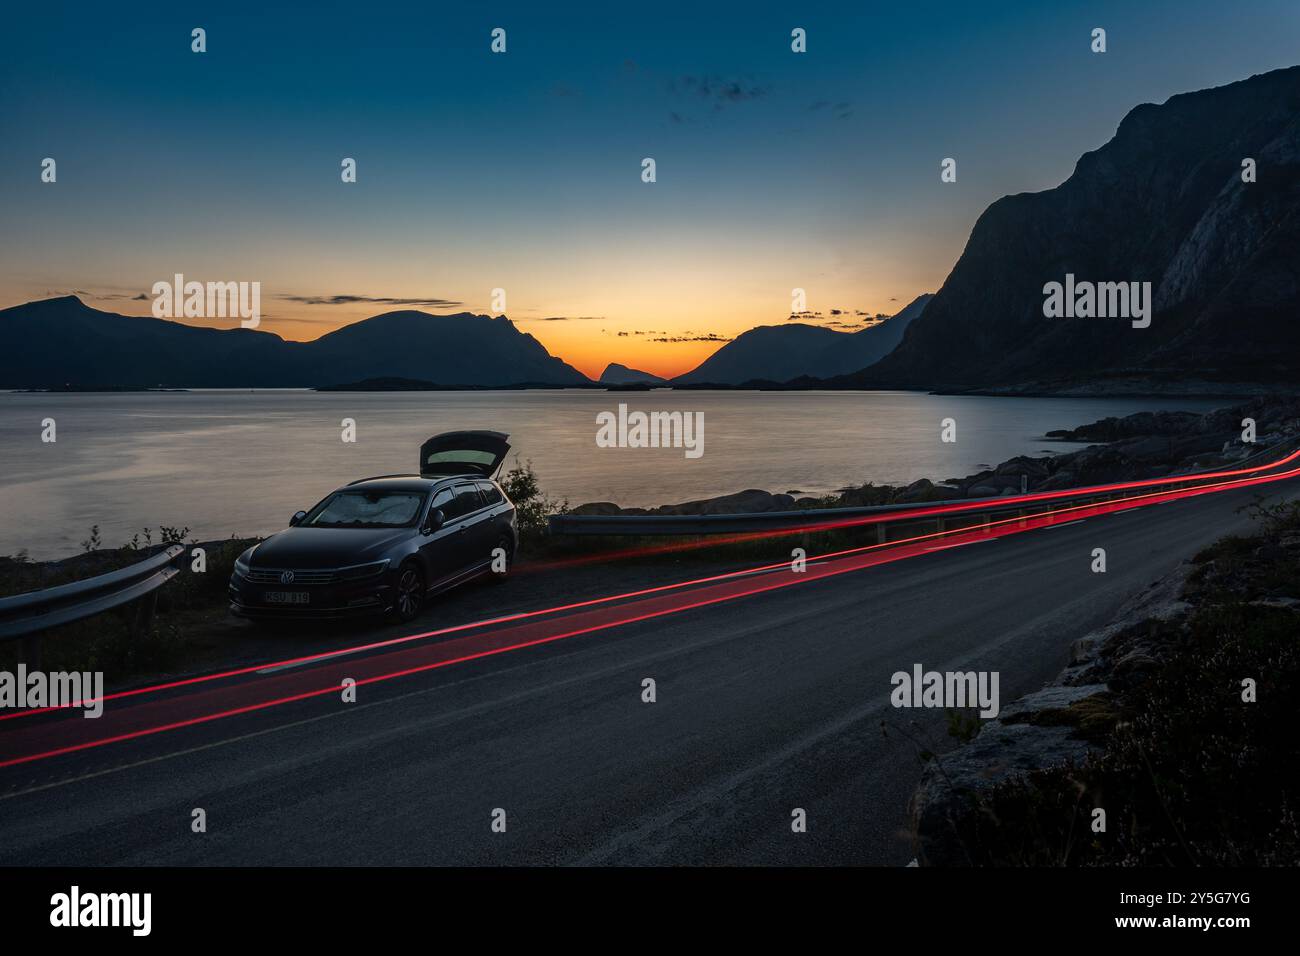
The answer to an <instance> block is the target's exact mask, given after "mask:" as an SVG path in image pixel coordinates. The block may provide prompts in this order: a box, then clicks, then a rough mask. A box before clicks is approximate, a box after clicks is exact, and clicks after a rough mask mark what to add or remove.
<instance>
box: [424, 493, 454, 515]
mask: <svg viewBox="0 0 1300 956" xmlns="http://www.w3.org/2000/svg"><path fill="white" fill-rule="evenodd" d="M451 498H452V494H451V489H450V488H443V489H442V490H441V491H439V492H438V493H437V494H436V495H434V496H433V500H432V501H430V502H429V514H433V512H434V509H435V508H441V509H442V513H443V514H444V515H445V514H446V513H447V505H448V504H450V503H451Z"/></svg>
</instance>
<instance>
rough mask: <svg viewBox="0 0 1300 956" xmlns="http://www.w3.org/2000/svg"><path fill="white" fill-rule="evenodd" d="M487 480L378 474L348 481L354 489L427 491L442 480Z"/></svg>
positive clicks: (349, 486)
mask: <svg viewBox="0 0 1300 956" xmlns="http://www.w3.org/2000/svg"><path fill="white" fill-rule="evenodd" d="M457 479H459V480H462V481H464V480H469V481H488V480H490V479H487V478H484V477H483V476H482V475H469V474H461V475H378V476H376V477H374V478H360V479H358V480H357V481H351V482H348V485H347V487H348V488H350V489H352V490H354V491H429V490H430V489H432V488H436V487H437V486H438V485H440V484H442V483H443V482H447V481H453V480H457Z"/></svg>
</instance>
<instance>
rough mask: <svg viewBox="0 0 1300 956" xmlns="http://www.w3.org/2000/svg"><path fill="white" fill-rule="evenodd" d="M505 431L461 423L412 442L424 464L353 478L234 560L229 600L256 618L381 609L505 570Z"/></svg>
mask: <svg viewBox="0 0 1300 956" xmlns="http://www.w3.org/2000/svg"><path fill="white" fill-rule="evenodd" d="M508 438H509V436H508V435H504V434H502V433H501V432H492V431H460V432H448V433H446V434H442V435H435V436H434V437H433V438H430V439H429V440H428V441H426V442H425V443H424V444H423V445H422V446H421V447H420V472H419V474H412V475H383V476H380V477H377V478H366V479H362V480H360V481H354V482H352V483H351V484H349V485H346V486H344V487H342V488H339V489H338V490H337V491H334V492H332V493H331V494H329V495H328V496H326V497H325V498H324V499H323V500H322V501H321V502H320V503H318V504H317V505H315V506H314V507H313V508H311V510H309V511H299V512H298V513H297V514H295V515H294V516H293V518H292V519H290V521H289V525H290V527H289V528H287V529H285V530H284V531H281V532H279V533H278V534H273V535H271V536H270V537H269V538H267V539H266V540H265V541H262V542H261V543H260V544H257V545H254V546H253V547H251V548H249V549H248V550H247V551H245V552H244V553H243V554H241V555H240V556H239V558H238V559H237V560H236V561H235V571H234V574H232V575H231V577H230V602H231V603H230V608H231V611H233V612H234V613H235V614H236V615H239V616H240V617H247V618H251V619H256V620H274V619H283V620H289V619H312V618H338V617H348V616H352V615H365V614H384V613H386V614H389V615H390V616H391V617H392V618H394V619H395V620H398V621H410V620H412V619H414V618H415V617H416V616H417V615H418V614H419V613H420V610H421V608H422V607H423V606H424V604H425V602H426V601H427V599H428V598H429V597H430V596H431V595H433V594H435V593H437V592H439V591H445V590H447V589H448V588H452V587H455V586H456V585H457V584H461V583H463V582H465V581H468V580H470V579H471V578H476V577H478V576H479V575H483V574H491V575H493V577H495V578H497V579H504V578H505V576H506V575H507V574H508V573H509V570H510V566H511V564H512V562H513V561H514V557H515V548H516V544H517V537H516V530H515V506H514V504H513V503H512V502H511V501H510V499H509V498H508V497H506V494H505V492H504V491H503V490H502V489H501V486H500V485H499V484H498V483H497V481H496V479H495V475H496V473H497V470H498V469H499V468H500V466H501V462H502V461H504V460H505V456H506V453H507V452H508V451H509V450H510V445H509V444H508V442H507V439H508Z"/></svg>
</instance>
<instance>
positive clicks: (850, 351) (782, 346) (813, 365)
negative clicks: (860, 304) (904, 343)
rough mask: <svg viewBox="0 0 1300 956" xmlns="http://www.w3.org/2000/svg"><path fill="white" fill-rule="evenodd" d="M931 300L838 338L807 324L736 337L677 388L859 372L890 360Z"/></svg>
mask: <svg viewBox="0 0 1300 956" xmlns="http://www.w3.org/2000/svg"><path fill="white" fill-rule="evenodd" d="M931 298H932V296H931V295H930V294H926V295H922V296H919V297H918V298H916V299H915V300H913V301H912V302H911V303H909V304H908V305H907V307H906V308H904V309H903V310H902V311H900V312H899V313H898V314H897V315H894V316H892V317H890V318H888V319H885V320H884V321H883V322H880V323H877V324H876V325H873V326H870V327H868V328H865V329H860V330H859V331H857V332H837V331H836V330H835V329H828V328H826V327H824V326H820V325H806V324H804V323H801V322H791V323H788V324H786V325H760V326H758V327H757V328H753V329H750V330H749V331H748V332H743V333H741V334H740V335H738V336H736V338H735V339H734V340H733V341H731V342H728V343H727V344H726V345H724V346H723V347H722V348H720V349H718V350H717V351H716V352H714V353H713V354H712V355H710V356H709V357H708V358H707V359H705V360H704V361H703V362H701V363H700V364H699V365H698V366H696V367H695V368H694V369H692V370H691V371H689V372H686V373H685V374H683V375H679V376H678V377H677V378H675V379H673V383H674V384H682V385H695V384H704V383H713V384H718V385H739V384H741V383H742V382H749V381H754V380H764V381H770V382H786V381H789V380H790V379H793V378H800V377H811V378H828V377H830V376H833V375H841V374H845V373H848V372H854V371H857V370H858V369H861V368H864V367H865V366H867V365H870V364H871V363H873V362H875V361H876V360H878V359H880V358H882V357H883V356H885V355H888V354H889V352H890V351H891V350H892V349H893V348H894V347H895V346H897V345H898V343H899V342H900V341H901V340H902V338H903V334H904V331H905V330H906V329H907V327H908V325H909V324H910V323H911V322H912V321H914V320H915V319H916V318H917V316H919V315H921V313H922V312H923V311H924V309H925V308H926V304H927V303H928V302H929V301H930V299H931Z"/></svg>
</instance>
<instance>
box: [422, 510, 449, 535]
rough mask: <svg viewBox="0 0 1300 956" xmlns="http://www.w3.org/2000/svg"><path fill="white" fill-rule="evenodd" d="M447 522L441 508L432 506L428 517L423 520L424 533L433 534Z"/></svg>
mask: <svg viewBox="0 0 1300 956" xmlns="http://www.w3.org/2000/svg"><path fill="white" fill-rule="evenodd" d="M446 523H447V516H446V515H445V514H443V513H442V509H441V508H434V509H433V510H432V511H430V512H429V517H428V518H426V519H425V521H424V533H425V534H433V532H435V531H437V530H438V529H439V528H441V527H442V526H443V525H444V524H446Z"/></svg>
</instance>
